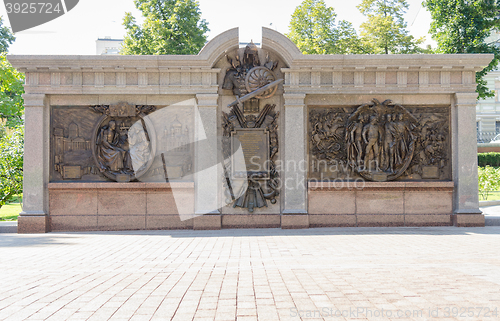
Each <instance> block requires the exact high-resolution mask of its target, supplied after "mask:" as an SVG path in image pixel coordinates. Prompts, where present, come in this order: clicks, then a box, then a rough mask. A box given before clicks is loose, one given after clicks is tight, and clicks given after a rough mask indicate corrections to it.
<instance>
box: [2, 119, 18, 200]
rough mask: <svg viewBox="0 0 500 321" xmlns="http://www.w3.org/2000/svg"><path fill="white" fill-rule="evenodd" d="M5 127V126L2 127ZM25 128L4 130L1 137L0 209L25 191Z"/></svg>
mask: <svg viewBox="0 0 500 321" xmlns="http://www.w3.org/2000/svg"><path fill="white" fill-rule="evenodd" d="M1 126H2V127H3V124H2V125H1ZM23 129H24V126H23V125H18V126H16V127H14V128H2V132H3V133H2V136H1V137H0V152H1V157H0V208H1V207H2V206H3V205H5V204H6V203H8V202H9V201H10V200H11V199H12V198H13V196H14V195H16V194H20V193H22V190H23V153H24V130H23Z"/></svg>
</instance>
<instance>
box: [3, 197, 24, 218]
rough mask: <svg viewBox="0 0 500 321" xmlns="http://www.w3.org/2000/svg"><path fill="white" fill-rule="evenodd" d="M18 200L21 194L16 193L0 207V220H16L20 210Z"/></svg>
mask: <svg viewBox="0 0 500 321" xmlns="http://www.w3.org/2000/svg"><path fill="white" fill-rule="evenodd" d="M20 200H21V196H20V195H16V196H15V197H14V199H13V201H12V202H10V203H8V204H5V205H4V206H2V208H0V221H17V217H18V216H19V212H21V211H22V208H21V204H19V201H20Z"/></svg>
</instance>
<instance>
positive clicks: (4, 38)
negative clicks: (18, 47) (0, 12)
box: [0, 16, 16, 53]
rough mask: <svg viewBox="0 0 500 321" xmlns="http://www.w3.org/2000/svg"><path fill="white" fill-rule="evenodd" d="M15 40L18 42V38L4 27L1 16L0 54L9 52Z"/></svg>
mask: <svg viewBox="0 0 500 321" xmlns="http://www.w3.org/2000/svg"><path fill="white" fill-rule="evenodd" d="M14 40H16V37H14V35H13V34H12V32H10V29H9V28H8V27H6V26H4V25H3V17H1V16H0V53H1V52H7V51H8V50H9V46H10V45H11V44H12V43H13V42H14Z"/></svg>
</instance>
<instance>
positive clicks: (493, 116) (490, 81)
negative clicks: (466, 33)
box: [476, 31, 500, 143]
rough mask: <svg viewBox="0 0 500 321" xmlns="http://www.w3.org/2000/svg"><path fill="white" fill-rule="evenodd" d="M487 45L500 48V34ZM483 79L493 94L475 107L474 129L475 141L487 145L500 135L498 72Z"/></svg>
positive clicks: (496, 34) (499, 74) (496, 33)
mask: <svg viewBox="0 0 500 321" xmlns="http://www.w3.org/2000/svg"><path fill="white" fill-rule="evenodd" d="M487 42H489V43H496V45H497V46H500V32H498V31H497V32H495V33H494V34H492V35H491V36H490V37H489V38H488V39H487ZM484 79H485V80H486V82H487V87H488V88H489V89H490V90H493V91H494V92H495V96H494V97H492V98H487V99H482V100H479V101H478V102H477V106H476V128H477V141H478V142H480V143H483V142H484V143H489V142H490V141H491V140H492V139H493V138H494V137H495V136H496V135H497V134H499V133H500V97H499V93H498V92H499V90H500V70H494V71H492V72H490V73H488V74H487V75H486V76H485V77H484Z"/></svg>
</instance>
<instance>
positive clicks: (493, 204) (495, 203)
mask: <svg viewBox="0 0 500 321" xmlns="http://www.w3.org/2000/svg"><path fill="white" fill-rule="evenodd" d="M495 205H500V200H499V201H479V207H483V206H495Z"/></svg>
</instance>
